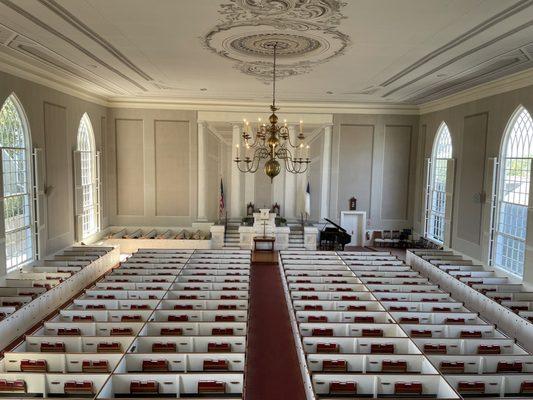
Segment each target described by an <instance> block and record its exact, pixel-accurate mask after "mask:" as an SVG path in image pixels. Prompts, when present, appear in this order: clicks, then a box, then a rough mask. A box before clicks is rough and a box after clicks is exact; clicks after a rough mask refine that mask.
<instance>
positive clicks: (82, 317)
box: [72, 315, 94, 322]
mask: <svg viewBox="0 0 533 400" xmlns="http://www.w3.org/2000/svg"><path fill="white" fill-rule="evenodd" d="M72 321H73V322H92V321H94V317H93V316H92V315H74V316H73V317H72Z"/></svg>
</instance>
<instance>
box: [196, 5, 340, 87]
mask: <svg viewBox="0 0 533 400" xmlns="http://www.w3.org/2000/svg"><path fill="white" fill-rule="evenodd" d="M344 5H345V3H342V2H340V1H338V0H230V2H229V3H225V4H222V5H221V6H220V10H219V14H220V15H221V16H222V17H223V18H224V20H223V22H222V23H220V24H218V25H216V26H215V27H213V29H211V31H210V32H209V33H208V34H207V35H205V36H204V37H203V38H202V40H203V44H204V46H205V47H206V48H207V49H209V50H210V51H213V52H214V53H216V54H218V55H220V56H222V57H225V58H228V59H230V60H232V61H235V62H236V64H235V68H236V69H238V70H239V71H241V72H243V73H245V74H248V75H252V76H255V77H257V78H259V79H260V80H262V81H264V82H265V83H269V82H270V81H271V80H272V63H271V62H270V57H272V48H271V46H269V43H274V42H275V43H277V52H278V58H279V61H280V62H279V65H278V66H277V69H278V72H277V73H278V78H285V77H288V76H294V75H299V74H304V73H308V72H309V71H311V69H312V67H313V66H314V65H317V64H320V63H323V62H326V61H328V60H330V59H331V58H333V57H337V56H339V55H341V54H343V52H344V51H345V49H346V47H347V46H348V45H349V43H350V40H349V38H348V36H347V35H345V34H343V33H342V32H339V31H338V30H337V27H338V26H339V25H340V21H341V20H342V19H343V18H345V17H344V16H343V15H342V14H341V12H340V10H341V8H342V7H343V6H344Z"/></svg>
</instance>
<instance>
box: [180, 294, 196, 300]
mask: <svg viewBox="0 0 533 400" xmlns="http://www.w3.org/2000/svg"><path fill="white" fill-rule="evenodd" d="M197 298H198V296H196V295H190V296H187V295H184V294H180V295H179V296H178V299H180V300H196V299H197Z"/></svg>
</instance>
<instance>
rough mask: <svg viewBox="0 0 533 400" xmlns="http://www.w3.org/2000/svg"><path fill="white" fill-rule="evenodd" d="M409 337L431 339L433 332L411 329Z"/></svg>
mask: <svg viewBox="0 0 533 400" xmlns="http://www.w3.org/2000/svg"><path fill="white" fill-rule="evenodd" d="M410 335H411V336H412V337H418V338H423V337H432V336H433V332H431V331H430V330H427V329H421V330H419V329H412V330H411V332H410Z"/></svg>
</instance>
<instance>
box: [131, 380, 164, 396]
mask: <svg viewBox="0 0 533 400" xmlns="http://www.w3.org/2000/svg"><path fill="white" fill-rule="evenodd" d="M130 393H131V394H135V393H159V382H156V381H145V382H141V381H131V382H130Z"/></svg>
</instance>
